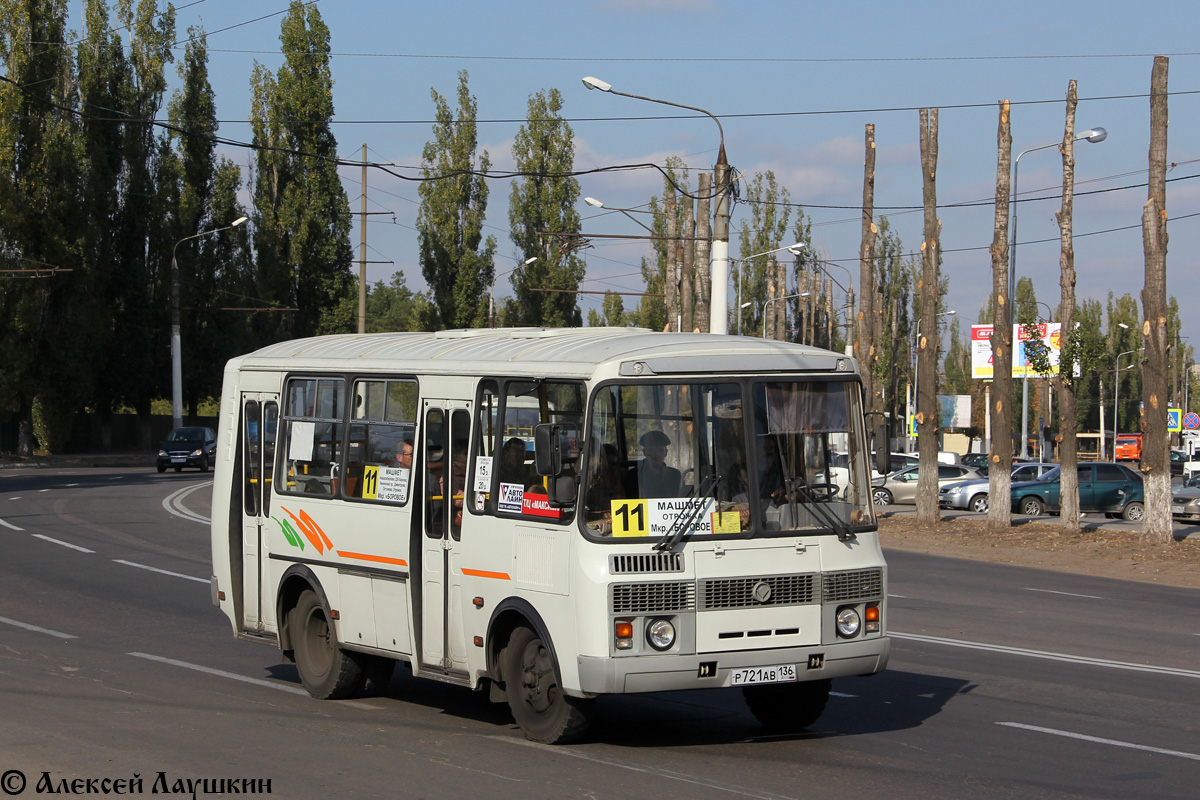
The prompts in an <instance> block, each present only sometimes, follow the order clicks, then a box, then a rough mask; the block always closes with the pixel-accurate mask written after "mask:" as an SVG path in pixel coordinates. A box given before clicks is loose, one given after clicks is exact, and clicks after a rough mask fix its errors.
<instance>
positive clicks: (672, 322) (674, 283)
mask: <svg viewBox="0 0 1200 800" xmlns="http://www.w3.org/2000/svg"><path fill="white" fill-rule="evenodd" d="M663 214H664V215H665V216H666V218H667V241H666V242H665V244H666V251H667V268H666V270H665V272H666V274H665V275H663V293H664V294H665V297H664V298H663V300H664V305H665V306H666V311H667V328H666V329H667V330H669V331H678V330H679V263H678V261H676V256H677V255H678V253H677V248H676V245H677V242H676V239H678V238H679V220H678V218H676V216H675V192H674V191H673V190H669V191H667V192H665V193H664V194H663Z"/></svg>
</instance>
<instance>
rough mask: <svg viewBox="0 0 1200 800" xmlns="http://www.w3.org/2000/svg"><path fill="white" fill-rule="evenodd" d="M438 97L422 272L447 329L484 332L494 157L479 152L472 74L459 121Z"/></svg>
mask: <svg viewBox="0 0 1200 800" xmlns="http://www.w3.org/2000/svg"><path fill="white" fill-rule="evenodd" d="M430 95H431V96H432V97H433V104H434V109H435V111H434V117H435V119H436V120H437V121H436V123H435V124H434V126H433V140H432V141H430V142H427V143H426V145H425V150H424V154H423V157H422V161H421V172H422V175H423V176H424V178H425V180H424V182H422V183H421V185H420V186H419V187H418V193H419V194H420V196H421V209H420V211H419V212H418V214H417V232H418V238H419V242H420V258H421V273H422V274H423V275H424V276H425V282H426V283H427V284H428V285H429V292H430V295H431V296H432V299H433V304H434V306H435V311H436V315H435V320H436V323H437V326H438V327H440V328H471V327H481V326H483V325H484V324H485V322H486V320H487V311H488V297H489V293H488V290H489V289H490V288H491V285H492V279H493V276H494V275H495V267H494V266H493V264H492V260H493V259H494V257H495V253H496V239H495V237H493V236H488V237H487V239H486V240H484V238H483V220H484V215H485V214H486V212H487V200H488V186H487V179H486V178H485V177H484V176H485V175H487V172H488V170H489V169H490V168H491V164H492V162H491V159H490V158H489V157H488V153H487V151H486V150H484V151H483V152H482V153H480V152H479V150H478V136H477V133H476V127H475V115H476V103H475V98H474V97H472V96H471V93H470V90H469V89H468V87H467V72H466V70H462V71H461V72H459V73H458V118H457V119H455V117H454V115H453V114H452V113H451V111H450V106H449V104H448V103H447V102H446V99H445V98H444V97H442V96H441V95H440V94H438V93H437V90H436V89H430Z"/></svg>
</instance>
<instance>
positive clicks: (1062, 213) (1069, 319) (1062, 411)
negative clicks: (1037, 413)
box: [1042, 80, 1079, 533]
mask: <svg viewBox="0 0 1200 800" xmlns="http://www.w3.org/2000/svg"><path fill="white" fill-rule="evenodd" d="M1075 89H1076V84H1075V81H1073V80H1072V81H1071V82H1070V83H1069V84H1067V122H1066V127H1065V128H1064V130H1063V143H1062V162H1063V188H1062V208H1061V209H1059V212H1058V227H1059V234H1060V238H1061V241H1062V254H1061V255H1060V256H1059V266H1060V268H1061V275H1060V277H1059V287H1060V288H1061V289H1062V302H1061V303H1060V304H1059V307H1058V318H1059V321H1060V322H1061V323H1062V330H1061V332H1060V336H1061V339H1060V341H1062V343H1063V344H1064V345H1065V346H1064V347H1061V349H1060V357H1059V361H1058V379H1057V381H1056V383H1057V384H1058V463H1059V464H1061V465H1062V470H1061V476H1062V477H1061V482H1060V484H1059V488H1060V491H1059V495H1060V498H1061V499H1060V502H1061V503H1062V511H1061V516H1062V524H1063V527H1064V528H1066V529H1067V530H1068V531H1069V532H1071V533H1078V532H1079V471H1078V470H1076V469H1073V468H1072V467H1073V465H1074V464H1075V463H1076V461H1077V456H1076V447H1075V370H1074V368H1075V357H1074V354H1075V352H1076V348H1075V344H1074V343H1075V336H1076V334H1075V245H1074V241H1073V239H1072V216H1073V214H1074V205H1075V105H1076V103H1077V102H1078V100H1077V98H1076V93H1075ZM1047 418H1048V417H1047ZM1042 460H1043V461H1044V460H1045V459H1044V458H1043V459H1042Z"/></svg>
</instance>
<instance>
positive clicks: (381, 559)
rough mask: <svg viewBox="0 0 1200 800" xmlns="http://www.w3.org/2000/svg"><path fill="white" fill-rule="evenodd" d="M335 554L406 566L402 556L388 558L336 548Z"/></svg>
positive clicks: (357, 559) (406, 563) (359, 559)
mask: <svg viewBox="0 0 1200 800" xmlns="http://www.w3.org/2000/svg"><path fill="white" fill-rule="evenodd" d="M337 554H338V555H339V556H341V557H342V558H353V559H355V560H356V561H374V562H376V563H378V564H396V565H397V566H401V567H407V566H408V562H407V561H405V560H404V559H403V558H389V557H388V556H373V555H370V554H369V553H350V552H347V551H345V550H338V551H337Z"/></svg>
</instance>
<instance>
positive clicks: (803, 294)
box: [762, 292, 811, 339]
mask: <svg viewBox="0 0 1200 800" xmlns="http://www.w3.org/2000/svg"><path fill="white" fill-rule="evenodd" d="M810 294H811V292H800V294H785V295H784V296H783V297H768V298H767V301H766V302H765V303H763V335H762V337H763V338H764V339H766V338H767V307H768V306H769V305H771V303H777V302H779V301H780V300H791V299H793V298H795V297H808V296H809V295H810Z"/></svg>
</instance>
